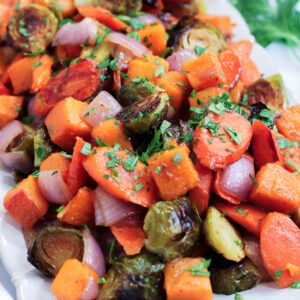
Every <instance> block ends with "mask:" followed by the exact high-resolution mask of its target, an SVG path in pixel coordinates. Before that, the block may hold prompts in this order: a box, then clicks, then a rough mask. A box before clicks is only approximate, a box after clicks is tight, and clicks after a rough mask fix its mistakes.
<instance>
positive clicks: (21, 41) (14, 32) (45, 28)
mask: <svg viewBox="0 0 300 300" xmlns="http://www.w3.org/2000/svg"><path fill="white" fill-rule="evenodd" d="M57 27H58V19H57V17H56V16H55V14H54V13H53V12H52V11H51V10H50V9H48V8H47V7H45V6H41V5H38V4H29V5H26V6H25V7H24V8H22V9H19V10H18V11H17V12H16V13H15V14H14V15H13V16H12V18H11V19H10V21H9V23H8V25H7V39H8V40H9V42H11V43H12V44H13V45H14V46H16V47H18V48H20V49H21V50H22V51H24V52H31V53H34V52H36V51H44V50H45V49H46V48H47V46H48V45H49V44H50V42H51V41H52V39H53V37H54V35H55V33H56V30H57Z"/></svg>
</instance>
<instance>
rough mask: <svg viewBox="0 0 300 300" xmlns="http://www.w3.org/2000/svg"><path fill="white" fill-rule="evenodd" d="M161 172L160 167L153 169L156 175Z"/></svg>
mask: <svg viewBox="0 0 300 300" xmlns="http://www.w3.org/2000/svg"><path fill="white" fill-rule="evenodd" d="M161 170H162V166H158V167H156V168H155V170H154V172H155V173H156V174H159V173H160V171H161Z"/></svg>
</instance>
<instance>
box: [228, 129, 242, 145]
mask: <svg viewBox="0 0 300 300" xmlns="http://www.w3.org/2000/svg"><path fill="white" fill-rule="evenodd" d="M224 129H225V130H226V131H227V132H228V134H229V135H230V137H231V140H232V141H234V142H235V143H236V144H238V145H240V144H241V142H242V138H241V136H240V134H239V133H238V132H236V131H235V130H234V129H233V128H230V127H227V126H224Z"/></svg>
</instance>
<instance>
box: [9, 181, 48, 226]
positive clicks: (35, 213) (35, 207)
mask: <svg viewBox="0 0 300 300" xmlns="http://www.w3.org/2000/svg"><path fill="white" fill-rule="evenodd" d="M3 205H4V207H5V209H7V210H8V212H9V214H10V215H11V216H12V217H13V218H14V219H16V221H17V222H19V223H20V224H21V225H22V226H23V227H24V228H25V229H26V230H30V229H31V228H32V226H33V225H34V224H35V223H36V222H37V221H38V220H39V219H40V218H41V217H42V216H43V215H44V214H45V213H46V212H47V210H48V206H49V203H48V202H47V201H46V200H45V198H44V197H43V196H42V194H41V193H40V191H39V187H38V182H37V178H36V177H33V176H29V177H27V178H26V179H24V180H23V181H22V182H21V183H19V184H18V185H17V186H16V187H14V188H12V189H11V190H10V191H9V192H8V193H7V194H6V196H5V198H4V203H3Z"/></svg>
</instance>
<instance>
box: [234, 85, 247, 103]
mask: <svg viewBox="0 0 300 300" xmlns="http://www.w3.org/2000/svg"><path fill="white" fill-rule="evenodd" d="M244 87H245V85H244V84H243V82H242V81H241V80H239V81H238V82H237V84H236V85H235V87H234V88H233V89H232V90H231V100H232V101H234V102H235V103H236V104H239V103H240V101H241V100H242V95H243V91H244Z"/></svg>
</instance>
